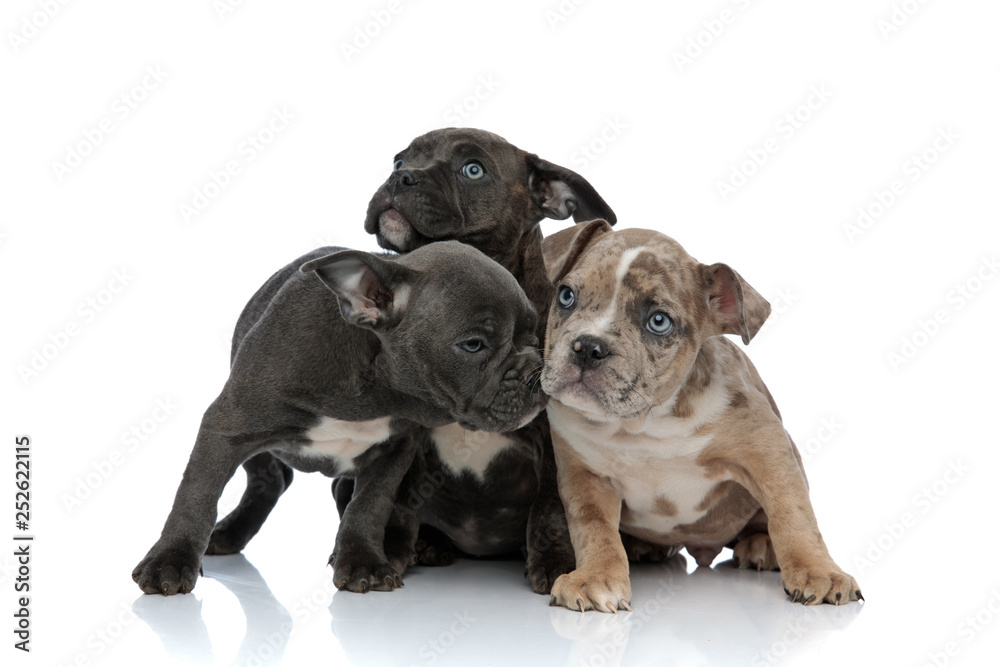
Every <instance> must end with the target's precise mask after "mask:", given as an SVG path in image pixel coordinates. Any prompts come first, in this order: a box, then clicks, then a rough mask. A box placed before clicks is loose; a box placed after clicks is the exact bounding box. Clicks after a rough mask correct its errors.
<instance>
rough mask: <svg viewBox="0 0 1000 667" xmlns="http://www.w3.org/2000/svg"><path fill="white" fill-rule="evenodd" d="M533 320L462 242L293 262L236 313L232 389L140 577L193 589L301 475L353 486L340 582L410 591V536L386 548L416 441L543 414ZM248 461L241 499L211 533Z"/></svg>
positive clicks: (339, 549)
mask: <svg viewBox="0 0 1000 667" xmlns="http://www.w3.org/2000/svg"><path fill="white" fill-rule="evenodd" d="M536 322H537V319H536V316H535V309H534V308H533V307H532V305H531V303H530V302H529V301H528V299H527V297H525V295H524V292H523V291H522V290H521V288H520V287H519V286H518V285H517V282H516V281H515V280H514V278H513V277H511V275H510V273H508V272H507V271H505V270H504V269H503V268H502V267H500V266H499V265H498V264H497V263H496V262H494V261H492V260H490V259H489V258H488V257H486V256H485V255H483V254H482V253H480V252H477V251H476V250H474V249H473V248H470V247H469V246H467V245H462V244H460V243H454V242H450V243H435V244H432V245H428V246H426V247H423V248H420V250H418V251H416V252H413V253H409V254H407V255H402V256H392V257H387V256H380V255H373V254H370V253H364V252H357V251H343V250H341V249H338V248H320V249H319V250H316V251H314V252H312V253H310V254H308V255H305V256H303V257H300V258H299V259H297V260H296V261H294V262H292V263H291V264H289V265H288V266H286V267H285V268H284V269H282V270H280V271H278V272H277V273H275V274H274V275H273V276H272V277H271V279H270V280H268V281H267V282H266V283H265V284H264V286H263V287H261V288H260V290H258V291H257V293H256V294H255V295H254V296H253V298H252V299H251V300H250V302H249V303H248V304H247V306H246V308H245V309H244V310H243V313H242V315H240V319H239V321H238V322H237V325H236V332H235V334H234V335H233V348H232V368H231V370H230V374H229V379H228V381H227V382H226V385H225V387H223V390H222V393H221V394H220V395H219V397H218V398H217V399H216V400H215V402H214V403H212V405H211V406H210V407H209V408H208V410H207V411H206V412H205V416H204V418H203V419H202V423H201V429H200V430H199V431H198V437H197V440H196V441H195V445H194V451H192V453H191V458H190V460H189V462H188V465H187V469H186V470H185V471H184V477H183V479H182V480H181V484H180V487H179V488H178V490H177V495H176V498H175V500H174V506H173V508H172V509H171V511H170V515H169V516H168V517H167V522H166V525H165V526H164V527H163V532H162V533H161V535H160V539H159V540H158V541H157V542H156V544H154V545H153V547H152V548H151V549H150V550H149V553H148V554H146V557H145V558H143V559H142V561H141V562H140V563H139V564H138V565H137V566H136V568H135V570H134V571H133V572H132V578H133V579H134V580H135V581H136V583H138V584H139V587H140V588H142V590H143V591H144V592H146V593H162V594H164V595H173V594H175V593H187V592H188V591H190V590H191V589H192V588H193V587H194V585H195V581H196V579H197V577H198V572H199V571H200V569H201V557H202V554H204V553H209V554H226V553H235V552H237V551H240V550H241V549H242V548H243V547H244V546H245V545H246V543H247V542H248V541H249V540H250V538H252V537H253V536H254V535H255V534H256V533H257V531H258V530H259V529H260V527H261V525H262V524H263V523H264V520H265V519H266V518H267V515H268V513H269V512H270V511H271V509H272V508H273V507H274V504H275V502H276V501H277V499H278V497H279V496H280V495H281V493H282V492H283V491H284V490H285V488H286V487H287V486H288V485H289V484H290V483H291V481H292V468H296V469H298V470H302V471H306V472H312V471H318V472H322V473H323V474H326V475H329V476H331V477H332V476H334V475H349V476H353V477H356V478H357V487H358V488H357V493H356V495H355V498H354V500H353V501H352V502H351V506H350V508H349V510H348V512H347V513H346V514H345V515H344V517H343V519H342V520H341V522H340V528H339V530H338V533H337V541H336V546H335V548H334V552H333V555H332V556H331V557H330V563H331V564H332V565H333V568H334V582H335V583H336V585H337V587H338V588H347V589H350V590H352V591H358V592H365V591H368V590H391V589H393V588H394V587H397V586H401V585H402V580H401V578H400V575H402V573H403V570H404V569H405V568H406V566H407V565H408V564H409V563H410V562H411V561H412V559H413V543H414V541H415V540H416V526H415V525H414V527H413V529H412V530H411V531H410V532H409V534H407V535H401V534H400V533H399V531H398V530H395V531H393V530H390V534H389V535H388V537H389V539H388V540H387V539H386V538H387V535H386V530H387V523H388V521H389V517H390V516H391V515H392V505H393V499H394V497H395V494H396V491H397V488H399V485H400V481H401V480H402V479H403V478H404V475H406V474H407V471H408V470H409V469H410V467H411V463H412V461H413V458H414V455H415V452H416V447H417V445H418V444H419V443H417V442H415V440H414V434H415V433H419V431H420V427H425V428H432V427H436V426H441V425H445V424H448V423H451V422H458V423H461V424H465V425H466V426H468V427H469V428H476V429H484V430H486V431H496V432H503V431H508V430H511V429H516V428H518V427H519V426H523V425H524V424H526V423H528V422H530V421H531V420H532V419H534V418H535V417H536V416H537V415H538V414H539V412H540V411H541V408H542V400H541V399H540V398H539V396H540V395H539V394H538V393H537V392H533V391H532V390H531V387H530V386H529V385H528V383H527V382H525V381H524V378H525V377H527V376H529V375H530V374H531V373H532V372H533V371H534V370H535V369H537V368H538V366H539V365H540V362H541V359H540V357H539V354H538V349H537V345H538V339H537V337H536V336H535V331H536ZM240 464H243V466H244V468H245V469H246V472H247V488H246V491H245V492H244V496H243V499H242V501H241V502H240V505H239V507H237V508H236V509H235V510H233V512H232V513H230V514H229V515H228V516H227V517H226V518H224V519H223V520H222V521H220V522H219V524H218V525H215V526H214V530H213V524H214V523H215V518H216V506H217V503H218V500H219V497H220V496H221V494H222V491H223V488H224V487H225V485H226V482H228V481H229V478H230V477H232V476H233V473H234V472H235V471H236V469H237V468H238V467H239V466H240ZM393 528H395V527H393ZM386 546H388V547H389V550H388V551H386V550H385V547H386Z"/></svg>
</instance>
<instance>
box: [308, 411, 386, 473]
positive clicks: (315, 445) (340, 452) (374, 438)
mask: <svg viewBox="0 0 1000 667" xmlns="http://www.w3.org/2000/svg"><path fill="white" fill-rule="evenodd" d="M390 421H391V418H390V417H382V418H380V419H373V420H372V421H367V422H348V421H342V420H340V419H333V418H331V417H323V419H322V420H321V421H320V423H319V424H317V425H316V426H313V427H312V428H311V429H309V430H308V431H306V437H307V438H309V440H311V441H312V442H311V444H309V445H306V446H305V447H303V448H302V449H300V450H299V452H298V453H299V454H302V455H305V456H323V457H330V458H334V459H337V460H338V461H339V462H341V463H342V464H347V467H351V465H350V462H351V461H352V460H353V459H354V457H356V456H360V455H361V454H364V453H365V452H366V451H367V450H368V448H369V447H371V446H372V445H374V444H376V443H379V442H382V441H383V440H385V439H386V438H388V437H389V435H390V433H391V431H390V429H389V422H390Z"/></svg>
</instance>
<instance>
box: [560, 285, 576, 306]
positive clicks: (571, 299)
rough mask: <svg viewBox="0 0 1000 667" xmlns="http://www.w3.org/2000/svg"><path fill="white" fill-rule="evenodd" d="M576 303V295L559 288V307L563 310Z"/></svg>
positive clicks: (564, 287) (568, 289)
mask: <svg viewBox="0 0 1000 667" xmlns="http://www.w3.org/2000/svg"><path fill="white" fill-rule="evenodd" d="M574 303H576V294H574V293H573V290H571V289H570V288H568V287H566V286H565V285H563V286H562V287H560V288H559V305H560V306H562V307H563V308H571V307H572V306H573V304H574Z"/></svg>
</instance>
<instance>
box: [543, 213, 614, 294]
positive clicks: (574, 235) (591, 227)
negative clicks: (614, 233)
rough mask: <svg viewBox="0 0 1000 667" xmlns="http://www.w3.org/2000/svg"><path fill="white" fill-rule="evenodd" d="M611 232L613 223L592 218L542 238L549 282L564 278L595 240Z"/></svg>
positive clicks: (553, 282)
mask: <svg viewBox="0 0 1000 667" xmlns="http://www.w3.org/2000/svg"><path fill="white" fill-rule="evenodd" d="M610 233H611V225H610V224H608V223H607V222H606V221H605V220H591V221H590V222H587V223H584V224H581V225H576V226H575V227H570V228H569V229H564V230H562V231H559V232H556V233H555V234H550V235H549V236H546V237H545V238H544V239H543V240H542V259H543V260H544V261H545V273H546V274H548V276H549V282H551V283H552V284H553V285H554V284H556V283H558V282H559V281H560V280H562V279H563V276H565V275H566V274H567V273H569V272H570V269H572V268H573V265H574V264H576V261H577V260H578V259H580V255H582V254H583V253H584V251H586V250H587V248H589V247H590V245H591V244H592V243H594V241H596V240H597V239H599V238H601V237H602V236H604V235H605V234H610Z"/></svg>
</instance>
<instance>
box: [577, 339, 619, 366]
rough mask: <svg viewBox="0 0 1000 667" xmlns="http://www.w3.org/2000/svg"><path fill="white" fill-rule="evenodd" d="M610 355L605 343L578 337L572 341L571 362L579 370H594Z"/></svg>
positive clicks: (599, 340)
mask: <svg viewBox="0 0 1000 667" xmlns="http://www.w3.org/2000/svg"><path fill="white" fill-rule="evenodd" d="M610 353H611V350H610V349H609V348H608V344H607V342H605V341H603V340H601V339H600V338H595V337H593V336H580V337H579V338H577V339H576V340H575V341H573V360H574V361H576V363H577V365H578V366H580V368H583V369H587V368H594V367H596V366H597V365H599V364H600V363H601V362H602V361H604V359H605V358H606V357H607V356H608V355H609V354H610Z"/></svg>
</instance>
